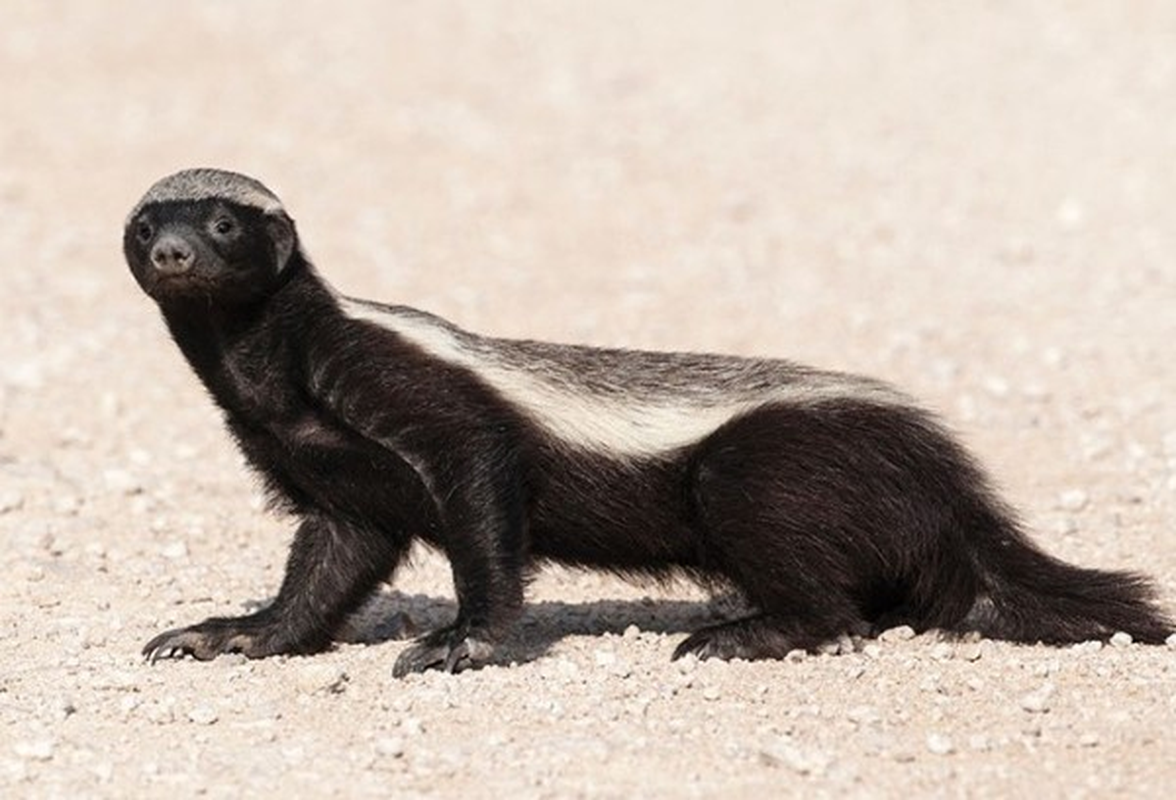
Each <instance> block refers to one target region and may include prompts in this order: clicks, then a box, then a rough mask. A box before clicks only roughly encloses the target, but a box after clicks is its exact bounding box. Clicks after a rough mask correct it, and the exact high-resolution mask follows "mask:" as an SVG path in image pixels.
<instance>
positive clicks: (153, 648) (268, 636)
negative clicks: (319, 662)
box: [143, 612, 320, 664]
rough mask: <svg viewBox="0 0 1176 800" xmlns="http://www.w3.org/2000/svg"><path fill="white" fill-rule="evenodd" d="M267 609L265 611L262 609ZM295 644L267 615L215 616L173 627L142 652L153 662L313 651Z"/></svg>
mask: <svg viewBox="0 0 1176 800" xmlns="http://www.w3.org/2000/svg"><path fill="white" fill-rule="evenodd" d="M263 613H264V612H263ZM313 649H320V648H308V647H298V646H295V645H294V644H293V643H292V642H291V640H290V637H288V636H285V635H283V634H282V631H281V628H280V626H279V625H277V624H274V623H273V622H272V621H270V620H268V619H267V618H266V617H264V616H260V615H252V616H248V617H214V618H212V619H206V620H204V622H200V623H198V624H196V625H190V626H188V627H186V628H173V629H172V630H170V631H165V632H163V633H161V634H159V635H158V636H156V637H155V638H154V639H152V640H151V641H149V642H148V643H147V644H146V646H145V647H144V648H143V655H144V657H146V659H147V660H148V661H150V662H151V663H152V664H154V663H155V662H156V661H159V660H160V659H165V658H181V657H183V656H192V657H193V658H195V659H197V660H198V661H209V660H211V659H214V658H216V657H217V656H218V655H220V654H221V653H241V654H242V655H244V656H246V657H248V658H265V657H266V656H273V655H278V654H280V653H293V652H300V653H301V652H311V651H312V650H313Z"/></svg>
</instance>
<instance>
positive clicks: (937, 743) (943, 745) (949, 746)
mask: <svg viewBox="0 0 1176 800" xmlns="http://www.w3.org/2000/svg"><path fill="white" fill-rule="evenodd" d="M927 749H928V750H930V751H931V752H932V753H934V754H935V755H937V756H946V755H950V754H951V753H954V752H955V745H954V744H953V743H952V741H951V739H950V738H949V737H947V736H944V735H943V734H942V733H932V734H931V735H929V736H928V737H927Z"/></svg>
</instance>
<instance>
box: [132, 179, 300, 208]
mask: <svg viewBox="0 0 1176 800" xmlns="http://www.w3.org/2000/svg"><path fill="white" fill-rule="evenodd" d="M184 200H228V201H229V202H232V203H238V204H240V205H243V206H250V207H252V208H258V209H261V210H262V211H264V212H266V213H267V214H269V213H274V212H281V211H284V210H285V209H283V208H282V201H281V200H279V199H278V197H277V195H275V194H274V193H273V192H271V191H270V190H269V189H267V188H265V185H264V184H262V182H261V181H259V180H256V179H255V178H250V177H249V176H248V175H242V174H240V173H237V172H228V171H226V170H222V169H207V168H201V169H185V170H181V171H180V172H177V173H175V174H174V175H168V176H167V177H166V178H161V179H160V180H158V181H156V182H155V185H154V186H152V187H151V188H150V189H148V190H147V194H145V195H143V199H142V200H140V201H139V203H138V205H136V206H135V207H134V208H133V209H131V213H130V215H129V216H128V218H127V219H128V221H129V220H131V219H134V217H135V216H136V215H137V214H138V213H139V212H140V211H142V210H143V209H144V208H145V207H146V206H148V205H150V204H151V203H167V202H182V201H184Z"/></svg>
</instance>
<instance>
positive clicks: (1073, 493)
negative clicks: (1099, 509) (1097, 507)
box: [1058, 489, 1090, 511]
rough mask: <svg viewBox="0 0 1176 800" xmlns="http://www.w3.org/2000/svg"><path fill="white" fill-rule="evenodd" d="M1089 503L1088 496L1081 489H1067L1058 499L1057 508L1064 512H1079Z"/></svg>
mask: <svg viewBox="0 0 1176 800" xmlns="http://www.w3.org/2000/svg"><path fill="white" fill-rule="evenodd" d="M1089 503H1090V495H1089V494H1087V493H1086V492H1085V491H1083V490H1082V489H1068V490H1067V491H1064V492H1062V494H1061V496H1060V497H1058V506H1059V507H1060V508H1062V509H1063V510H1064V511H1081V510H1082V509H1084V508H1086V506H1087V505H1088V504H1089Z"/></svg>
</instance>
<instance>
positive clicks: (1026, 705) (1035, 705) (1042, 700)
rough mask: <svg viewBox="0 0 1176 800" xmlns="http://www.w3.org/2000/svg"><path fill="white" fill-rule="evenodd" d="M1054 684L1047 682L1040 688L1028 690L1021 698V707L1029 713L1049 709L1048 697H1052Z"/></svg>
mask: <svg viewBox="0 0 1176 800" xmlns="http://www.w3.org/2000/svg"><path fill="white" fill-rule="evenodd" d="M1053 693H1054V686H1053V684H1052V683H1047V684H1045V685H1044V686H1042V687H1041V688H1040V689H1038V690H1037V691H1034V692H1030V693H1029V694H1027V695H1025V696H1024V697H1022V698H1021V708H1022V709H1023V710H1025V711H1028V712H1029V713H1030V714H1044V713H1046V712H1047V711H1049V707H1050V699H1051V698H1052V697H1053Z"/></svg>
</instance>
